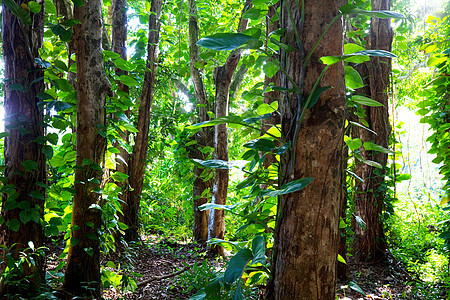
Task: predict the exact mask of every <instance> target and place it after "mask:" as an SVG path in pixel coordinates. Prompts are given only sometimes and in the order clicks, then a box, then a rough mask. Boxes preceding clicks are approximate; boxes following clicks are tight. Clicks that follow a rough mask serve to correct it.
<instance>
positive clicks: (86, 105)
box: [64, 0, 110, 298]
mask: <svg viewBox="0 0 450 300" xmlns="http://www.w3.org/2000/svg"><path fill="white" fill-rule="evenodd" d="M74 17H75V18H77V19H78V20H79V21H80V24H78V25H75V26H74V28H73V30H74V35H73V41H74V44H75V51H76V64H77V159H76V165H77V168H76V169H75V184H74V185H75V190H76V194H75V196H74V199H73V208H72V225H71V228H72V231H71V239H70V247H69V254H68V257H67V269H66V274H65V277H64V289H65V290H66V291H68V292H70V293H72V294H75V295H79V296H83V295H84V296H85V295H90V296H92V297H94V298H99V297H100V294H101V280H100V241H99V236H98V232H99V229H100V225H101V210H100V209H99V206H98V204H99V201H100V194H99V193H98V189H99V188H100V182H101V180H102V174H103V172H102V167H101V166H102V164H103V162H104V157H105V151H106V139H105V138H104V137H103V136H104V134H106V128H105V103H106V96H107V93H108V92H109V89H110V85H109V81H108V79H107V78H106V73H105V68H104V65H103V56H102V46H101V42H102V38H101V37H102V21H103V18H102V2H101V1H100V0H91V1H86V2H84V5H83V6H79V7H77V6H75V9H74ZM99 131H104V133H103V134H100V133H99Z"/></svg>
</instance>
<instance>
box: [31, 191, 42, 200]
mask: <svg viewBox="0 0 450 300" xmlns="http://www.w3.org/2000/svg"><path fill="white" fill-rule="evenodd" d="M29 195H30V196H31V197H32V198H36V199H40V200H45V199H44V195H42V193H41V192H38V191H31V192H30V194H29Z"/></svg>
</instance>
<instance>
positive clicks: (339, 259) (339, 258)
mask: <svg viewBox="0 0 450 300" xmlns="http://www.w3.org/2000/svg"><path fill="white" fill-rule="evenodd" d="M337 260H338V261H339V262H341V263H343V264H347V262H346V261H345V259H344V258H343V257H342V256H341V255H340V254H338V256H337Z"/></svg>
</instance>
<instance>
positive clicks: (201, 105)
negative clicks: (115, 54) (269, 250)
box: [189, 0, 214, 244]
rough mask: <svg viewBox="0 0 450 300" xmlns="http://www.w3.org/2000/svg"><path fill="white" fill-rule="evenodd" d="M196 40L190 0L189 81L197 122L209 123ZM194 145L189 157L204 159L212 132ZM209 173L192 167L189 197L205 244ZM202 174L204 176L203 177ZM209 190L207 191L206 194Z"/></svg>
mask: <svg viewBox="0 0 450 300" xmlns="http://www.w3.org/2000/svg"><path fill="white" fill-rule="evenodd" d="M197 41H198V21H197V4H196V2H195V0H189V63H190V69H191V78H192V83H193V85H194V90H195V98H196V100H197V107H198V118H197V122H198V123H200V122H204V121H208V120H209V117H208V114H207V111H208V110H210V106H211V105H210V103H208V98H207V97H208V96H207V94H206V90H205V87H204V84H203V78H202V75H201V73H200V71H199V70H198V69H197V68H196V67H195V63H196V62H197V61H199V55H200V48H199V46H198V45H197ZM194 138H195V140H196V141H197V144H196V145H194V149H193V150H192V151H190V152H191V153H190V157H191V158H195V159H201V160H204V159H205V158H206V155H205V154H204V153H202V152H201V151H200V149H201V148H203V147H206V146H209V147H212V146H213V143H212V142H213V130H212V129H211V128H210V127H204V128H202V129H201V130H200V131H199V132H197V133H196V134H195V137H194ZM210 172H211V171H210V170H207V169H204V168H200V167H198V166H195V167H194V174H195V180H194V184H193V193H192V197H193V199H194V229H193V231H194V239H195V240H196V241H197V242H198V243H200V244H205V243H206V240H207V239H208V211H207V210H205V211H200V210H199V206H200V205H202V204H205V203H207V202H208V200H209V198H210V195H211V192H212V186H213V181H214V178H212V177H211V176H208V174H209V173H210ZM202 173H203V175H202ZM208 190H209V192H208Z"/></svg>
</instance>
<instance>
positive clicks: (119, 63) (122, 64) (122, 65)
mask: <svg viewBox="0 0 450 300" xmlns="http://www.w3.org/2000/svg"><path fill="white" fill-rule="evenodd" d="M114 65H115V66H116V67H117V68H119V69H122V70H124V71H127V72H131V71H133V69H134V66H133V64H132V63H130V62H129V61H126V60H125V59H123V58H120V57H119V58H118V59H116V60H115V61H114Z"/></svg>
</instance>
